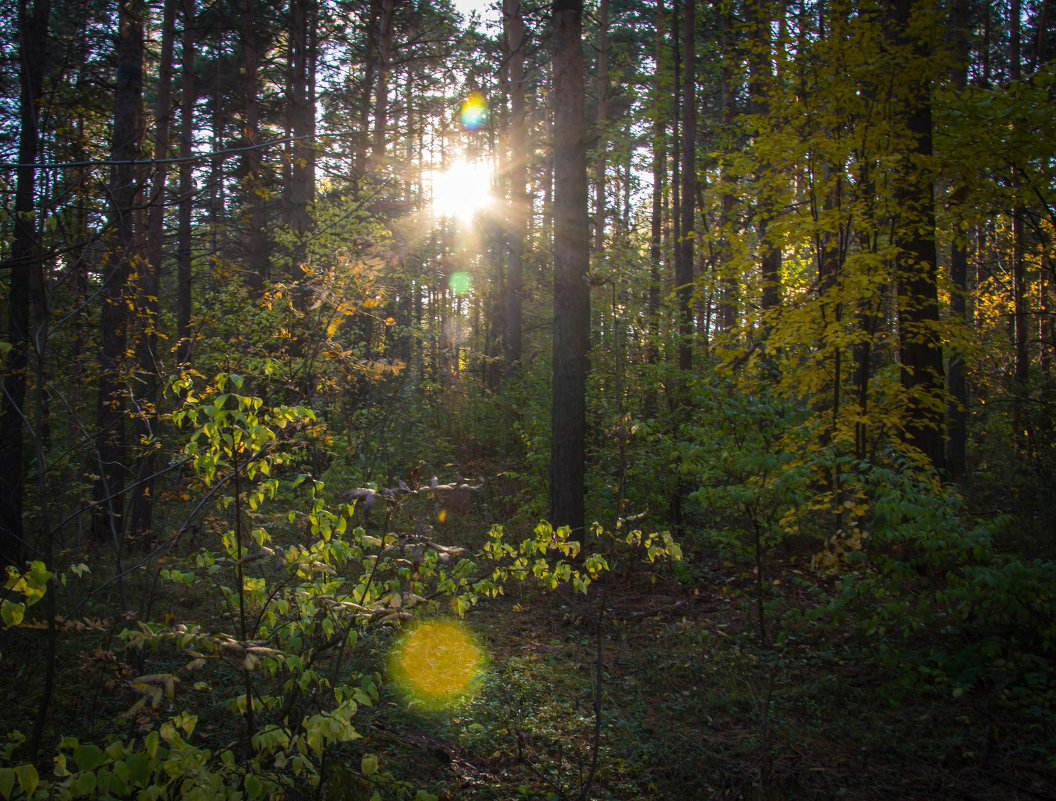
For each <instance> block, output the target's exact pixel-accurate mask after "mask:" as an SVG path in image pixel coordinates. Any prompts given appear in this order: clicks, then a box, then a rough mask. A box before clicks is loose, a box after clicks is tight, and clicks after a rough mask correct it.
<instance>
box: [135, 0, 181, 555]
mask: <svg viewBox="0 0 1056 801" xmlns="http://www.w3.org/2000/svg"><path fill="white" fill-rule="evenodd" d="M178 2H179V0H165V4H164V9H163V11H162V14H163V17H162V25H161V59H160V61H159V62H158V99H157V106H156V107H155V113H154V158H155V160H156V161H157V163H156V164H155V166H154V180H153V183H152V185H151V189H150V212H149V217H148V219H147V258H146V261H145V263H144V264H143V265H142V267H141V269H140V270H139V283H138V286H137V293H136V294H137V299H136V314H137V319H136V329H137V331H136V336H137V338H136V361H137V363H138V369H137V375H136V384H137V386H136V401H135V408H134V410H133V411H134V415H135V425H134V432H135V441H136V442H137V443H138V447H139V449H140V451H139V455H138V458H137V462H136V481H135V484H134V485H133V488H132V493H131V499H130V505H131V518H130V520H129V532H130V533H131V534H133V535H136V534H142V533H145V532H147V531H149V530H150V527H151V518H152V516H153V508H154V506H153V490H154V479H153V478H152V476H153V475H154V472H155V465H156V464H157V458H156V456H157V450H156V448H155V446H154V442H153V437H154V433H155V431H156V429H157V424H158V410H157V400H158V397H157V396H158V377H159V364H158V353H157V349H158V335H157V324H158V294H159V292H160V288H161V262H162V255H163V247H162V245H163V243H164V231H165V225H164V223H165V207H166V205H167V196H166V195H167V193H166V185H167V183H168V178H169V167H168V162H167V161H166V159H168V157H169V155H170V153H169V129H170V127H171V125H172V54H173V42H174V40H175V38H176V4H177V3H178Z"/></svg>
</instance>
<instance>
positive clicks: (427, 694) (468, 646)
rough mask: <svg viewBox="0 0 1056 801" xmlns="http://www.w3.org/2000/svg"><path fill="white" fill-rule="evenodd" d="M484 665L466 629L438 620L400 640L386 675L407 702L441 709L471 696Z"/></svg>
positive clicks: (479, 652)
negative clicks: (390, 676)
mask: <svg viewBox="0 0 1056 801" xmlns="http://www.w3.org/2000/svg"><path fill="white" fill-rule="evenodd" d="M485 661H486V660H485V656H484V650H483V649H482V648H481V647H480V645H479V644H478V643H477V640H476V638H475V637H474V636H473V635H472V634H471V633H470V632H469V631H468V630H467V629H466V627H465V626H463V625H462V624H461V623H458V622H456V621H454V620H437V621H429V622H425V623H421V624H420V625H418V626H417V627H416V628H414V629H412V630H411V631H410V632H408V633H407V634H405V635H404V636H403V637H401V638H400V641H399V642H398V643H397V644H396V647H395V648H394V649H393V651H392V654H391V655H390V657H389V672H390V674H391V675H392V677H393V679H394V680H395V683H396V686H397V687H398V688H399V689H400V691H401V693H402V694H403V695H404V696H405V697H406V698H407V699H408V700H410V701H412V702H415V703H417V704H420V705H422V706H425V707H427V708H430V709H442V708H444V707H448V706H451V705H453V704H457V703H459V702H461V701H464V700H466V699H468V698H469V697H470V696H472V695H473V693H474V692H475V691H476V690H477V688H478V687H479V685H480V681H481V678H482V676H483V672H484V664H485Z"/></svg>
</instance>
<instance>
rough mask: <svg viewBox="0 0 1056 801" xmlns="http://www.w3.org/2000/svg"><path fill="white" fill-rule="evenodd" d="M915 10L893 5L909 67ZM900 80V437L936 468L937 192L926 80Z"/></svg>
mask: <svg viewBox="0 0 1056 801" xmlns="http://www.w3.org/2000/svg"><path fill="white" fill-rule="evenodd" d="M912 5H913V3H912V0H894V2H893V3H892V4H891V7H890V12H891V17H892V19H891V22H892V26H891V35H892V36H893V39H894V41H895V42H896V44H897V45H899V46H903V47H905V46H908V47H909V49H910V50H911V52H912V56H913V60H914V63H917V64H922V63H924V62H925V60H926V58H927V55H928V53H927V46H926V44H925V43H923V42H920V41H916V42H912V41H910V40H909V26H910V19H911V13H912ZM914 72H918V73H919V70H917V71H914ZM900 80H901V81H902V83H903V85H902V87H901V95H902V96H901V97H900V98H899V101H900V102H901V114H902V116H903V119H902V122H903V124H904V125H905V126H906V132H907V133H908V134H909V137H910V140H911V142H912V144H911V146H910V148H909V150H908V151H907V152H905V153H904V154H902V168H901V174H900V176H899V182H900V187H899V193H898V194H899V198H898V199H899V201H900V203H899V208H900V214H901V217H902V218H901V219H900V220H899V225H898V226H897V228H896V231H895V240H896V242H895V244H896V245H897V246H898V248H899V256H898V258H897V264H896V269H897V273H898V290H899V291H898V312H899V337H900V357H901V362H902V386H903V388H904V389H905V390H906V397H907V401H906V402H907V406H906V410H905V425H906V428H905V432H906V440H907V442H909V443H910V444H911V445H913V446H914V447H916V448H918V449H919V450H920V451H921V452H923V453H924V455H925V456H926V457H927V459H928V460H929V461H930V462H931V464H932V465H933V466H935V467H937V468H941V467H943V466H944V463H945V443H944V436H943V435H944V429H945V421H944V417H945V414H944V412H943V411H942V410H941V407H939V406H938V405H937V404H936V403H935V402H934V401H935V399H936V398H938V397H939V396H940V395H941V394H942V392H943V389H944V378H943V365H942V345H941V343H940V341H939V339H938V336H937V332H936V329H937V324H938V320H939V290H938V264H937V257H936V249H935V195H934V187H933V186H932V183H931V178H930V176H929V174H928V171H927V169H925V167H924V166H923V165H926V164H927V163H928V162H930V160H931V155H932V122H931V82H930V80H929V79H928V77H927V76H926V75H925V76H920V75H919V74H917V75H912V74H903V75H902V76H901V78H900Z"/></svg>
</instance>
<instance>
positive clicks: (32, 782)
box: [15, 764, 40, 797]
mask: <svg viewBox="0 0 1056 801" xmlns="http://www.w3.org/2000/svg"><path fill="white" fill-rule="evenodd" d="M15 776H17V777H18V786H19V787H20V788H21V789H22V792H23V793H25V794H26V797H29V796H31V795H33V791H34V790H36V789H37V785H38V784H39V783H40V774H38V773H37V769H36V768H35V767H33V766H32V765H28V764H27V765H19V766H18V767H17V768H15Z"/></svg>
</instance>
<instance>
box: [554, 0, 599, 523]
mask: <svg viewBox="0 0 1056 801" xmlns="http://www.w3.org/2000/svg"><path fill="white" fill-rule="evenodd" d="M582 16H583V2H582V0H555V2H554V4H553V26H554V34H553V36H554V62H553V63H554V91H553V98H554V134H553V153H554V323H553V325H554V358H553V402H552V418H551V419H552V432H551V444H550V522H551V523H552V524H554V525H555V526H565V525H567V526H570V527H571V528H572V529H574V530H582V529H583V527H584V520H585V510H584V494H585V480H584V479H585V477H584V470H585V461H586V427H587V426H586V384H587V367H588V348H589V338H590V292H589V286H588V284H587V281H586V276H587V272H588V270H589V269H590V234H589V224H588V219H587V161H586V142H585V135H586V129H585V119H584V110H583V45H582V25H583V21H582Z"/></svg>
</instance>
